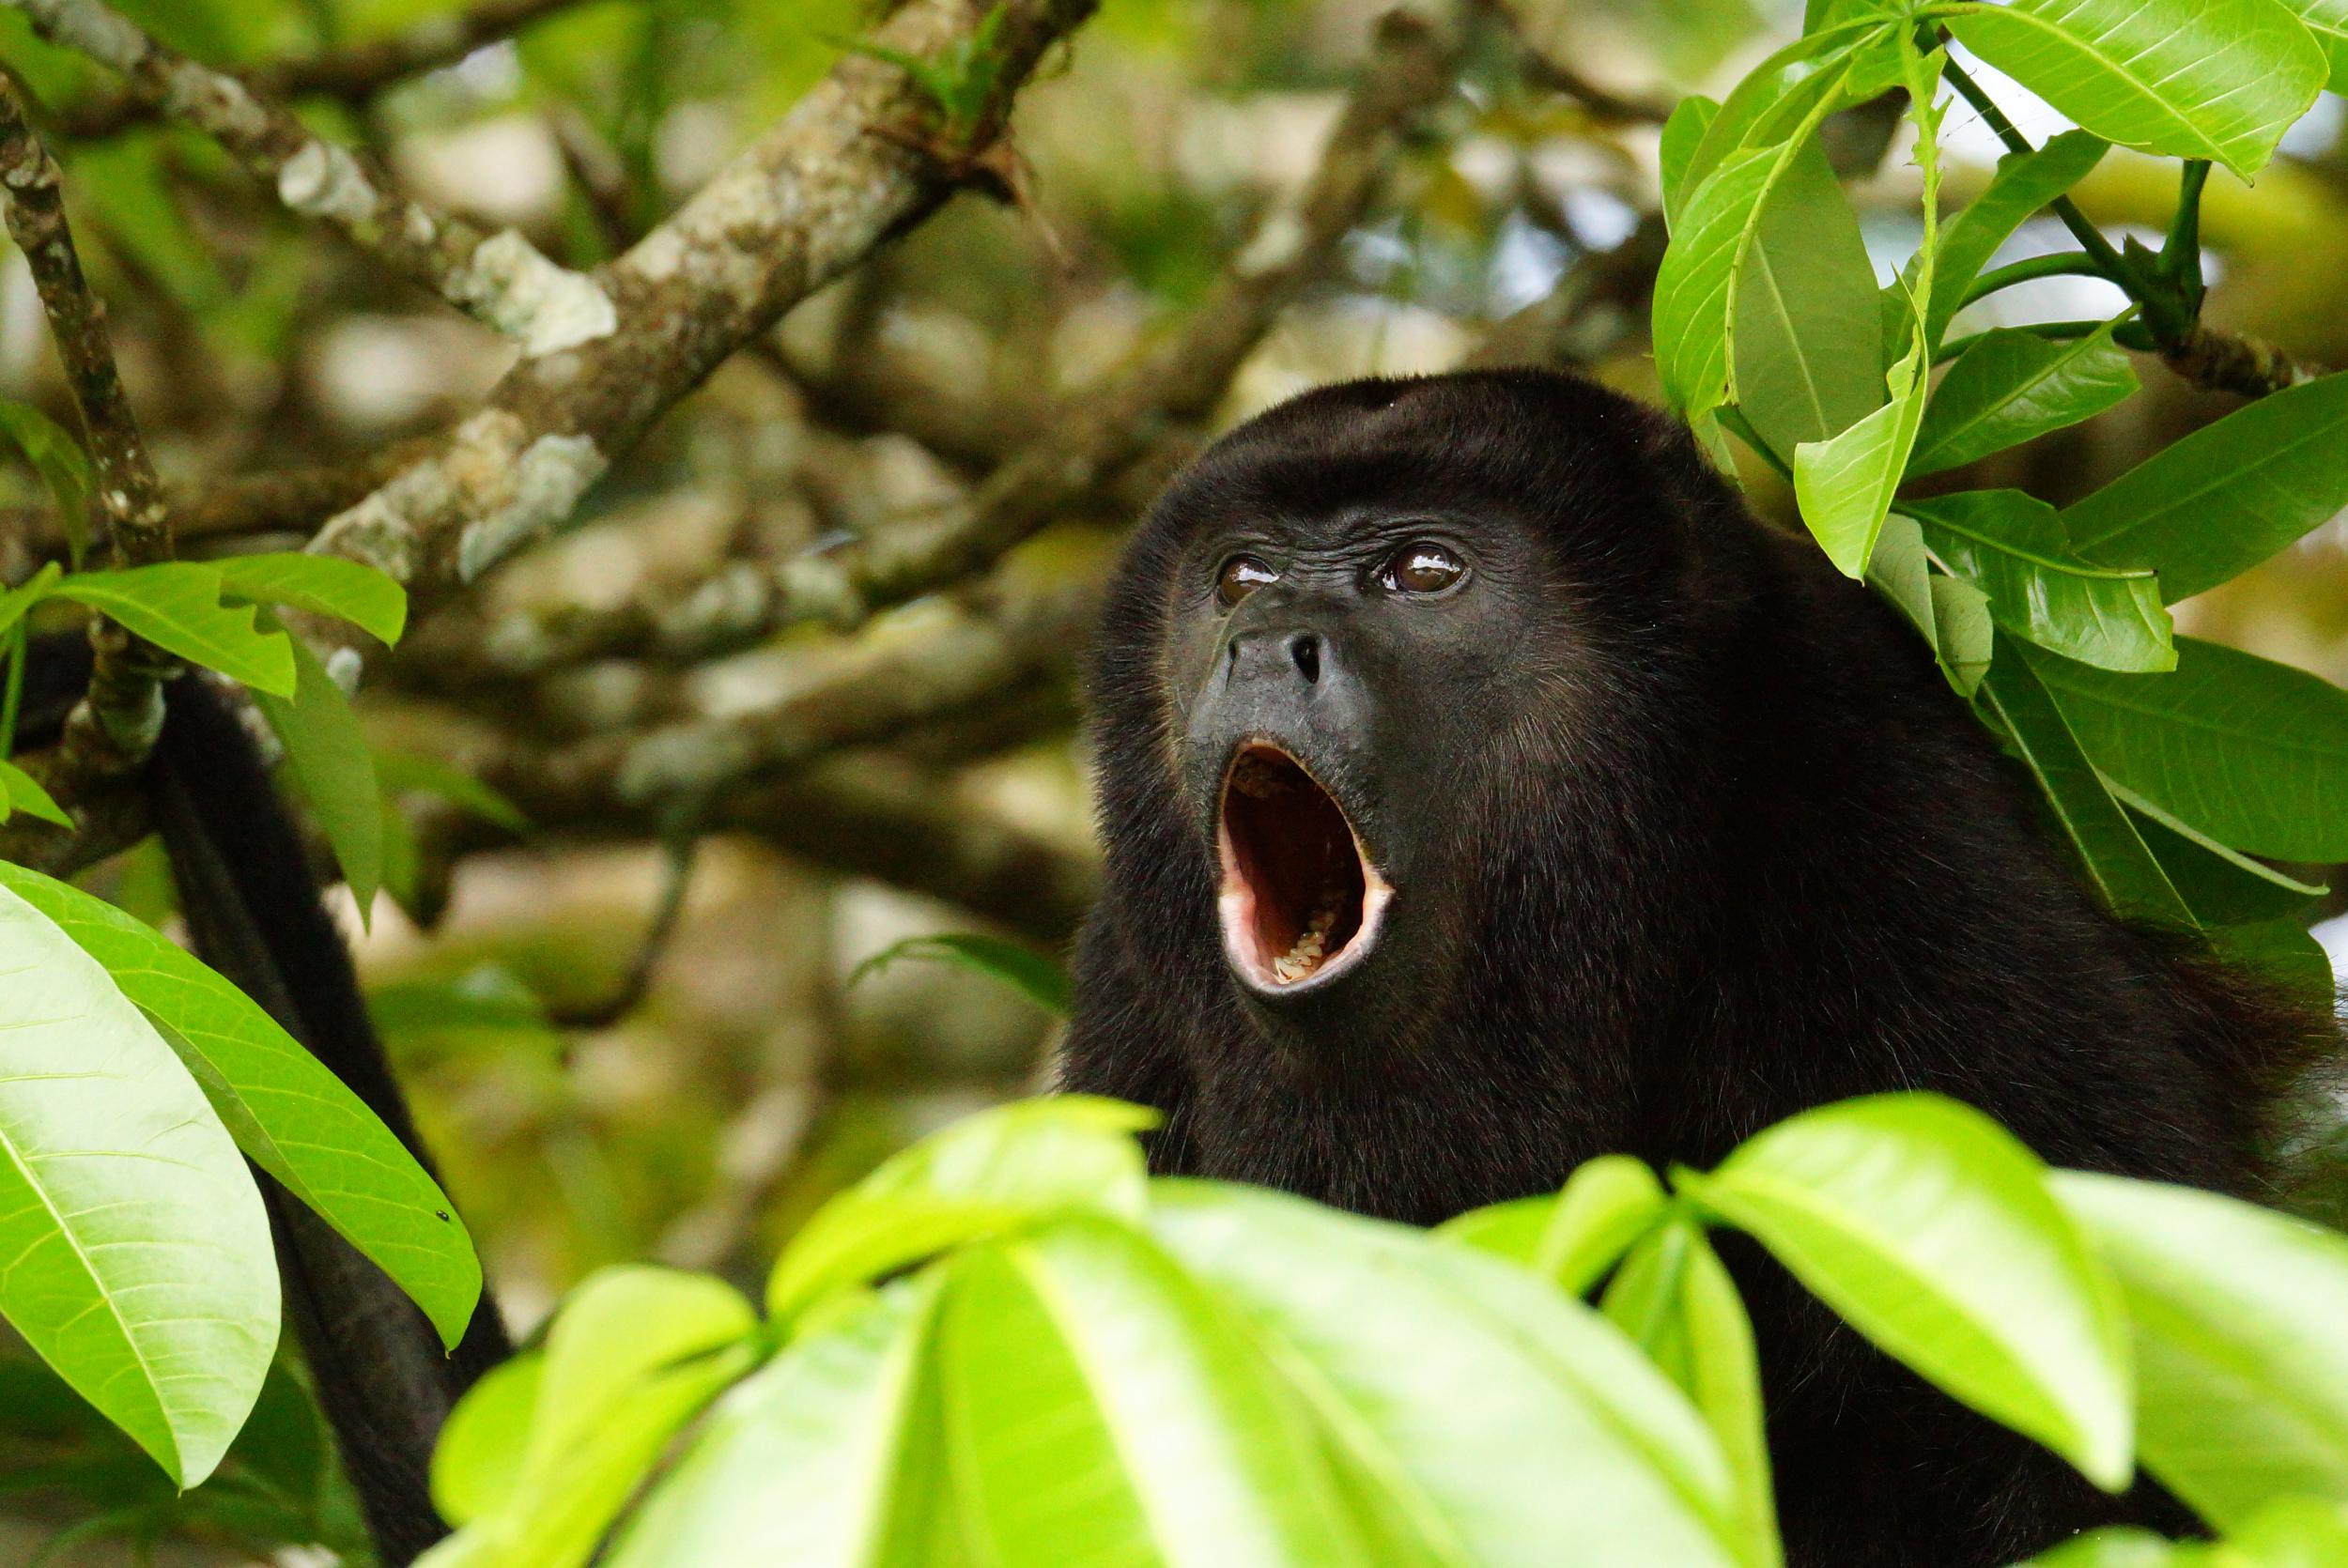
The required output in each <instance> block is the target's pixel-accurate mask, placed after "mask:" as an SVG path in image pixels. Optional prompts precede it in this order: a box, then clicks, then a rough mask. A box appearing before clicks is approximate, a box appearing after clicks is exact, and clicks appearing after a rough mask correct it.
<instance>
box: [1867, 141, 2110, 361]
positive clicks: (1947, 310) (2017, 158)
mask: <svg viewBox="0 0 2348 1568" xmlns="http://www.w3.org/2000/svg"><path fill="white" fill-rule="evenodd" d="M2110 147H2111V144H2110V143H2109V142H2107V141H2105V140H2103V139H2102V138H2101V137H2098V136H2091V135H2089V134H2088V133H2087V132H2086V131H2064V132H2063V133H2062V135H2060V136H2057V137H2055V138H2053V139H2052V140H2050V141H2049V142H2047V145H2046V146H2042V147H2040V148H2038V149H2037V150H2035V151H2033V152H2010V153H2007V154H2006V155H2005V156H2004V157H2003V158H2000V159H1999V160H1998V171H1997V173H1996V174H1995V175H1993V176H1991V177H1990V180H1989V184H1988V186H1987V187H1986V188H1985V189H1984V190H1983V192H1982V193H1981V194H1980V195H1978V196H1975V197H1974V198H1973V199H1972V201H1971V202H1970V203H1969V204H1967V206H1966V208H1965V209H1964V210H1963V211H1962V212H1959V213H1958V214H1957V215H1956V216H1955V217H1954V218H1952V219H1950V220H1949V225H1948V230H1947V232H1946V233H1945V235H1943V237H1942V238H1941V241H1940V257H1939V264H1938V265H1937V266H1936V267H1935V268H1934V269H1933V279H1932V299H1931V303H1930V305H1929V306H1928V307H1927V309H1926V311H1925V317H1924V329H1925V333H1926V335H1927V337H1928V338H1929V339H1930V341H1931V343H1932V345H1933V346H1934V347H1935V348H1938V347H1939V345H1940V339H1941V337H1942V335H1943V334H1945V333H1946V332H1947V331H1948V326H1949V318H1950V317H1951V316H1953V315H1955V314H1956V312H1957V308H1958V305H1959V304H1960V303H1961V302H1962V301H1963V300H1964V298H1965V291H1966V290H1967V289H1969V288H1970V287H1971V286H1972V284H1973V280H1974V279H1975V278H1977V277H1979V276H1981V269H1983V268H1985V267H1986V266H1988V265H1989V261H1990V258H1991V257H1992V256H1994V255H1996V254H1998V250H1999V248H2000V246H2002V245H2004V243H2005V242H2006V241H2007V240H2008V239H2010V238H2013V237H2014V231H2015V230H2016V229H2018V228H2020V227H2021V226H2022V224H2023V223H2025V222H2027V221H2028V220H2029V219H2030V218H2031V215H2032V214H2034V213H2036V212H2038V211H2040V210H2042V209H2043V208H2045V207H2046V206H2047V203H2049V202H2051V201H2053V200H2054V199H2055V198H2056V197H2057V196H2060V195H2062V193H2063V192H2066V191H2068V190H2070V189H2071V187H2072V186H2074V185H2077V184H2078V182H2079V181H2080V180H2081V179H2083V178H2085V177H2086V176H2087V173H2088V171H2089V170H2091V169H2093V167H2094V166H2095V165H2096V163H2097V162H2099V161H2101V160H2102V158H2103V156H2104V154H2105V153H2106V152H2108V151H2109V150H2110ZM1910 271H1911V272H1912V271H1913V269H1912V268H1911V269H1910ZM1908 281H1909V284H1910V286H1911V287H1912V286H1913V284H1914V282H1915V280H1914V279H1913V278H1912V277H1911V278H1910V279H1909V280H1908Z"/></svg>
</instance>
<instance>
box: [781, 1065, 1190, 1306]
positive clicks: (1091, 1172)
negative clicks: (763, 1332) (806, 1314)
mask: <svg viewBox="0 0 2348 1568" xmlns="http://www.w3.org/2000/svg"><path fill="white" fill-rule="evenodd" d="M1156 1119H1157V1115H1156V1113H1155V1112H1152V1111H1145V1110H1143V1109H1142V1108H1141V1107H1139V1106H1135V1105H1127V1104H1124V1103H1123V1102H1121V1101H1120V1100H1114V1099H1092V1098H1090V1097H1089V1096H1085V1095H1056V1096H1053V1097H1051V1098H1050V1099H1031V1100H1020V1101H1016V1102H1014V1103H1012V1104H1010V1105H1000V1106H996V1107H995V1108H994V1109H992V1110H988V1111H982V1112H981V1113H979V1114H978V1115H974V1116H968V1117H965V1118H964V1119H963V1120H961V1121H959V1122H956V1123H954V1124H953V1125H952V1126H951V1127H949V1128H947V1129H946V1130H943V1131H941V1132H937V1133H935V1134H933V1135H931V1136H930V1137H928V1138H924V1139H923V1140H922V1141H921V1142H919V1143H918V1144H916V1145H913V1146H912V1147H911V1148H909V1149H906V1150H905V1151H904V1152H903V1153H902V1154H899V1155H897V1156H895V1157H894V1158H893V1159H890V1160H889V1161H887V1162H886V1163H884V1164H883V1165H882V1166H881V1167H880V1168H879V1169H878V1170H876V1171H874V1172H873V1174H872V1175H871V1176H867V1177H865V1178H864V1179H863V1180H862V1181H860V1182H858V1183H857V1185H856V1186H854V1187H852V1188H850V1189H849V1190H848V1191H845V1192H842V1193H841V1194H840V1195H839V1196H837V1197H835V1198H833V1199H832V1200H831V1201H830V1202H829V1203H827V1204H826V1205H825V1206H824V1207H822V1208H820V1209H818V1210H817V1211H816V1212H815V1214H814V1216H813V1218H811V1219H810V1220H809V1221H808V1222H807V1223H806V1224H805V1225H803V1226H801V1227H800V1229H799V1232H798V1234H797V1235H796V1236H795V1237H792V1240H791V1244H790V1246H788V1247H787V1248H785V1249H784V1250H783V1253H782V1256H781V1257H780V1258H779V1259H777V1260H776V1263H775V1270H774V1274H773V1277H772V1278H771V1279H769V1280H768V1282H767V1285H766V1310H767V1311H768V1312H769V1313H771V1314H773V1315H774V1317H775V1318H776V1319H777V1320H778V1321H788V1320H789V1319H790V1318H791V1317H793V1316H794V1315H795V1314H798V1313H800V1312H802V1311H804V1310H805V1309H806V1308H807V1307H808V1306H809V1305H811V1303H813V1302H815V1301H817V1300H820V1299H823V1298H824V1297H826V1296H827V1295H830V1294H832V1293H834V1292H836V1291H839V1290H842V1289H845V1288H848V1287H850V1286H853V1285H857V1284H864V1283H866V1282H867V1281H871V1280H875V1279H878V1278H880V1277H882V1276H883V1275H886V1274H888V1273H892V1272H894V1271H895V1270H897V1269H899V1268H904V1267H905V1266H906V1265H907V1264H910V1263H915V1262H918V1261H919V1260H920V1259H921V1258H924V1257H926V1256H928V1255H930V1254H931V1253H937V1252H942V1251H944V1250H945V1249H947V1248H949V1247H952V1246H957V1245H960V1244H962V1243H965V1242H968V1241H973V1240H978V1239H981V1238H983V1237H990V1236H998V1235H1002V1234H1004V1233H1006V1232H1010V1231H1012V1230H1016V1229H1019V1228H1021V1227H1025V1226H1030V1225H1034V1224H1038V1223H1041V1222H1043V1221H1045V1220H1050V1219H1054V1218H1057V1217H1059V1216H1062V1215H1067V1214H1071V1213H1097V1214H1106V1215H1111V1216H1114V1217H1117V1218H1120V1219H1126V1220H1134V1219H1137V1218H1138V1217H1139V1216H1140V1213H1141V1210H1142V1207H1143V1206H1144V1205H1145V1204H1146V1203H1147V1202H1148V1201H1149V1182H1148V1173H1147V1169H1146V1166H1145V1164H1144V1161H1143V1159H1142V1153H1141V1145H1139V1144H1137V1143H1136V1142H1135V1139H1134V1134H1135V1133H1136V1132H1139V1131H1141V1130H1145V1129H1147V1128H1149V1127H1150V1126H1151V1125H1152V1124H1153V1123H1154V1122H1155V1121H1156Z"/></svg>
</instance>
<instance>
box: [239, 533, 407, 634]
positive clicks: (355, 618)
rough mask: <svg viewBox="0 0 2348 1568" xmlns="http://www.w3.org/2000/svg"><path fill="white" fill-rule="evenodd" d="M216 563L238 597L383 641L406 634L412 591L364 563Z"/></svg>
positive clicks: (260, 559)
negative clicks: (331, 619)
mask: <svg viewBox="0 0 2348 1568" xmlns="http://www.w3.org/2000/svg"><path fill="white" fill-rule="evenodd" d="M214 564H215V565H217V566H218V567H219V568H220V575H221V581H222V583H223V584H224V586H225V587H226V589H227V592H229V593H230V594H231V595H233V596H235V597H237V598H241V599H252V600H254V601H255V602H257V603H259V604H264V605H286V606H290V607H293V608H295V609H306V610H309V611H311V612H313V613H315V614H318V615H332V616H338V617H340V618H341V619H343V620H345V621H348V622H349V623H351V624H352V625H354V626H357V627H358V628H359V629H360V630H362V631H363V632H365V633H367V634H368V635H369V636H371V637H373V638H376V639H377V640H378V641H381V642H397V641H398V640H399V634H400V633H401V632H402V631H404V630H406V629H407V625H408V591H407V590H406V589H404V588H402V587H400V586H399V584H398V583H396V582H394V581H393V580H392V579H391V578H390V577H389V576H385V575H384V574H383V573H381V572H379V571H378V570H376V569H375V568H374V567H372V566H367V565H363V564H362V563H361V562H359V561H347V560H345V559H344V558H343V557H341V556H335V555H310V554H307V553H303V552H286V553H278V554H270V555H238V556H228V557H226V558H224V559H223V560H221V561H217V562H214Z"/></svg>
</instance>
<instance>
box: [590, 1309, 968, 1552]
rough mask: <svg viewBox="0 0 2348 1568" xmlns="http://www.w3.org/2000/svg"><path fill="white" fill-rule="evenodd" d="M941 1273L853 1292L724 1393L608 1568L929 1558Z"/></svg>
mask: <svg viewBox="0 0 2348 1568" xmlns="http://www.w3.org/2000/svg"><path fill="white" fill-rule="evenodd" d="M942 1280H943V1273H942V1271H940V1270H935V1269H933V1270H931V1271H929V1272H927V1273H925V1274H922V1275H920V1276H919V1277H917V1278H915V1279H913V1280H910V1281H901V1282H899V1283H898V1284H892V1285H890V1286H888V1288H887V1289H885V1290H883V1291H882V1292H881V1293H880V1294H878V1295H877V1296H868V1297H864V1298H862V1299H858V1300H857V1301H855V1302H854V1304H853V1305H851V1306H850V1307H849V1308H848V1309H847V1310H846V1311H844V1312H843V1313H842V1314H840V1315H839V1316H838V1317H836V1318H835V1319H833V1320H832V1321H831V1322H830V1323H829V1324H828V1325H827V1326H826V1327H825V1328H823V1329H822V1330H818V1331H815V1332H812V1333H811V1334H809V1335H808V1337H806V1338H804V1339H802V1340H800V1341H798V1342H797V1343H796V1344H795V1345H792V1346H791V1348H790V1349H789V1350H787V1351H785V1352H784V1353H783V1354H782V1355H781V1356H780V1357H778V1358H776V1360H773V1361H772V1362H770V1363H768V1364H767V1365H766V1366H765V1367H763V1368H761V1369H760V1370H759V1371H758V1372H757V1373H755V1374H753V1375H752V1376H749V1377H748V1378H745V1379H744V1380H743V1381H742V1382H741V1383H740V1384H739V1385H738V1386H736V1387H735V1388H734V1390H733V1391H731V1392H730V1393H728V1394H727V1395H726V1396H725V1397H724V1398H723V1399H721V1400H719V1401H718V1405H717V1407H716V1408H715V1409H713V1410H712V1411H711V1412H710V1416H709V1419H708V1420H707V1421H706V1422H703V1426H702V1429H701V1431H700V1432H699V1433H698V1434H697V1435H696V1436H694V1437H692V1438H691V1439H690V1440H689V1441H688V1442H687V1445H686V1447H685V1450H684V1452H683V1453H682V1454H681V1455H679V1457H678V1459H677V1462H676V1465H675V1467H674V1468H673V1469H672V1470H671V1471H670V1473H669V1474H668V1475H667V1476H666V1477H665V1478H663V1479H662V1480H661V1481H660V1482H659V1483H657V1485H656V1486H655V1487H654V1489H653V1491H652V1493H651V1495H650V1496H649V1497H648V1498H646V1499H645V1501H644V1503H643V1505H642V1507H641V1508H640V1509H638V1510H637V1512H636V1514H635V1516H634V1518H632V1519H631V1520H630V1521H629V1522H628V1523H627V1524H626V1526H624V1527H623V1528H622V1530H621V1531H620V1534H619V1539H618V1541H617V1543H616V1544H615V1545H614V1546H613V1548H612V1550H611V1552H610V1568H774V1565H776V1564H780V1563H789V1564H791V1565H792V1568H876V1565H879V1564H884V1563H886V1564H889V1565H891V1568H896V1565H899V1564H903V1565H905V1568H913V1565H914V1564H918V1563H921V1562H922V1561H923V1560H922V1559H921V1558H920V1557H919V1555H917V1554H916V1552H915V1551H913V1550H912V1549H910V1548H911V1546H912V1544H913V1543H912V1539H911V1537H912V1534H913V1531H912V1528H911V1526H910V1523H909V1521H908V1515H910V1516H913V1517H915V1518H918V1517H919V1516H921V1515H924V1514H928V1513H930V1512H931V1511H933V1510H935V1509H936V1508H938V1507H939V1506H940V1504H941V1502H942V1500H943V1499H942V1496H941V1494H943V1493H944V1492H945V1491H946V1488H947V1484H948V1483H947V1477H946V1475H945V1473H944V1467H943V1465H942V1464H940V1463H938V1462H936V1460H935V1453H934V1452H925V1451H924V1449H923V1446H922V1445H921V1444H919V1442H917V1441H916V1440H915V1435H914V1427H915V1424H916V1419H917V1411H918V1412H919V1414H920V1415H921V1416H922V1417H924V1418H927V1422H928V1423H929V1424H934V1423H935V1407H934V1406H932V1407H924V1406H923V1405H922V1404H921V1402H920V1395H921V1391H922V1390H921V1385H922V1382H923V1368H924V1363H925V1362H926V1360H928V1357H929V1345H930V1338H931V1332H932V1329H933V1327H934V1325H935V1314H936V1308H937V1299H938V1293H939V1286H940V1284H941V1282H942ZM1006 1370H1009V1369H1006ZM925 1460H927V1461H928V1462H927V1463H924V1461H925ZM952 1561H953V1559H952V1558H950V1557H943V1558H941V1559H940V1562H941V1563H950V1562H952Z"/></svg>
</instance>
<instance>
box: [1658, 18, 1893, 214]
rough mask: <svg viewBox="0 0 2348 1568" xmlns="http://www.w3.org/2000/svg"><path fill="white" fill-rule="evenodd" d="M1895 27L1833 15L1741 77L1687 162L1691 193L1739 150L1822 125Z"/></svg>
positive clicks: (1684, 175) (1684, 180)
mask: <svg viewBox="0 0 2348 1568" xmlns="http://www.w3.org/2000/svg"><path fill="white" fill-rule="evenodd" d="M1891 32H1892V27H1891V25H1890V24H1889V23H1888V20H1887V19H1885V18H1883V17H1879V16H1878V17H1869V18H1851V19H1846V20H1839V21H1836V22H1832V23H1828V24H1826V25H1824V26H1821V27H1817V28H1814V29H1811V30H1809V31H1807V32H1805V33H1804V34H1803V35H1802V36H1801V37H1800V38H1796V39H1795V40H1794V41H1793V42H1791V43H1789V44H1786V45H1785V46H1784V48H1782V49H1780V50H1778V51H1777V52H1776V53H1775V54H1771V55H1770V56H1769V58H1768V59H1765V60H1763V61H1762V62H1761V63H1760V64H1759V65H1757V66H1755V67H1753V69H1751V70H1749V71H1747V72H1745V74H1744V75H1743V76H1741V77H1739V78H1738V80H1737V85H1736V86H1735V87H1733V88H1732V89H1730V91H1729V94H1728V97H1727V98H1726V99H1725V100H1722V102H1721V103H1720V105H1719V106H1718V107H1717V108H1716V109H1715V110H1714V111H1713V112H1712V113H1711V114H1709V115H1706V116H1705V123H1704V129H1703V134H1702V135H1700V136H1698V137H1696V138H1694V142H1695V145H1694V146H1693V147H1692V148H1691V149H1690V150H1689V151H1688V152H1687V154H1686V156H1685V158H1684V160H1682V161H1681V165H1680V176H1679V178H1680V183H1681V184H1682V186H1683V187H1684V188H1685V190H1686V191H1687V192H1690V193H1692V192H1694V191H1695V190H1696V189H1697V188H1698V187H1700V186H1702V185H1703V183H1704V182H1705V181H1706V180H1707V179H1708V178H1710V177H1711V176H1712V175H1713V173H1714V172H1715V171H1717V170H1718V169H1719V168H1720V167H1721V166H1722V164H1724V163H1725V162H1727V161H1728V160H1729V158H1730V157H1731V156H1732V155H1733V154H1735V153H1738V152H1741V151H1744V150H1746V149H1748V148H1752V147H1760V146H1770V145H1774V144H1777V143H1782V142H1786V141H1789V140H1791V141H1797V142H1798V141H1800V139H1801V136H1800V135H1798V134H1797V128H1800V127H1815V125H1816V124H1817V122H1818V121H1819V120H1820V119H1822V118H1823V117H1824V116H1825V115H1826V114H1828V113H1831V110H1832V108H1833V106H1834V105H1835V103H1836V102H1837V101H1838V100H1840V98H1841V96H1842V92H1843V84H1844V82H1845V80H1846V74H1847V71H1848V69H1849V67H1850V65H1851V63H1852V61H1853V59H1854V57H1855V56H1856V55H1857V54H1859V53H1860V51H1861V49H1863V48H1865V47H1866V46H1868V45H1869V44H1871V43H1874V42H1877V41H1880V40H1881V39H1882V38H1886V37H1888V36H1889V35H1890V34H1891ZM1804 133H1805V134H1806V131H1805V132H1804ZM1682 134H1683V136H1684V135H1685V132H1684V131H1683V133H1682ZM1675 236H1676V229H1675Z"/></svg>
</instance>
